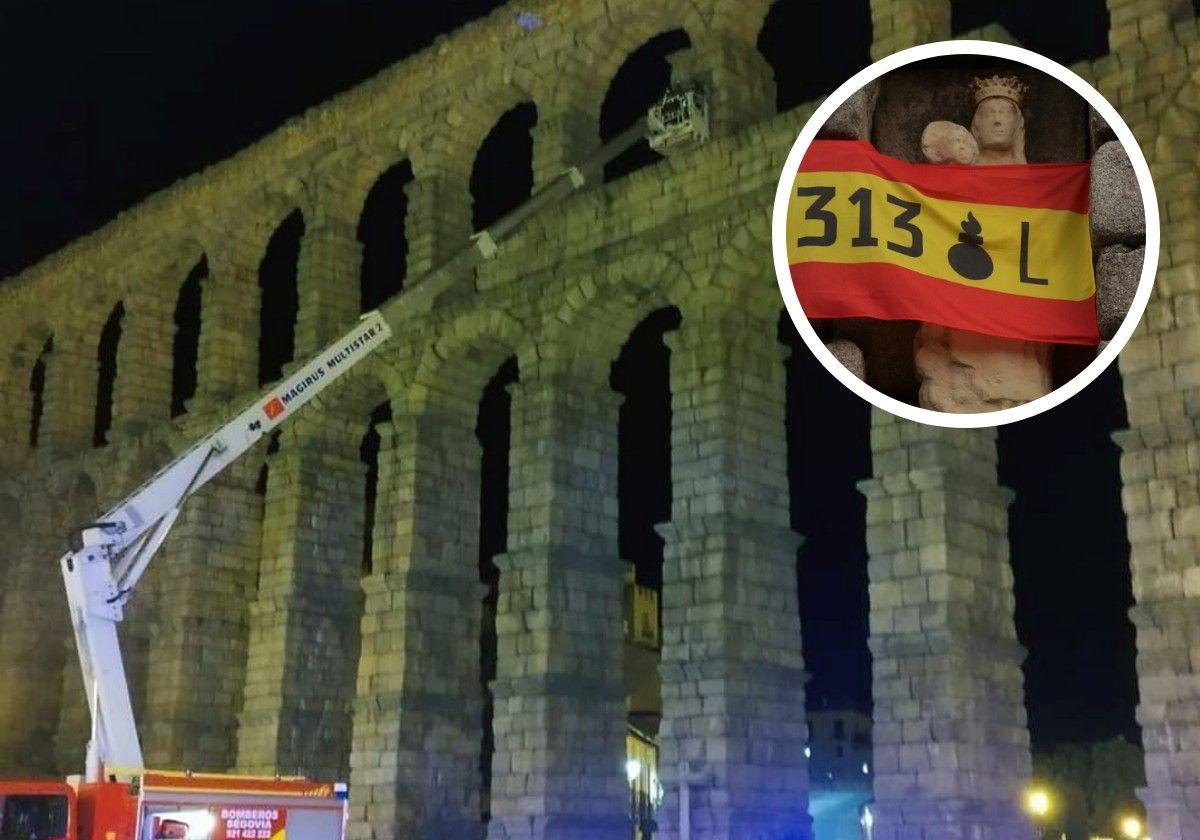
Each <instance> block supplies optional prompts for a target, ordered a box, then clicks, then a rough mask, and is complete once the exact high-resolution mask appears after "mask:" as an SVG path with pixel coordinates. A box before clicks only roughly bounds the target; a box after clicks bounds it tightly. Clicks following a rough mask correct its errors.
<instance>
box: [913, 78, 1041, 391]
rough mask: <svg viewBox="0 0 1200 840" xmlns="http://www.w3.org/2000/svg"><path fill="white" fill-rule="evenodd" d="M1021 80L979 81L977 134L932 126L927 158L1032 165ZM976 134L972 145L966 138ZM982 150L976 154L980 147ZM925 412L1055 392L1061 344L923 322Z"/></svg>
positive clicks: (919, 360) (918, 344) (919, 349)
mask: <svg viewBox="0 0 1200 840" xmlns="http://www.w3.org/2000/svg"><path fill="white" fill-rule="evenodd" d="M1027 89H1028V88H1027V87H1026V85H1023V84H1022V83H1021V82H1020V81H1018V80H1017V79H1016V78H1015V77H1012V76H1008V77H1002V76H991V77H990V78H986V79H978V78H977V79H975V80H974V82H973V83H972V84H971V95H972V97H973V99H974V102H975V114H974V117H973V118H972V120H971V130H970V132H967V130H966V129H965V128H963V127H962V126H960V125H956V124H954V123H951V122H947V121H944V120H937V121H935V122H932V123H930V124H929V125H928V126H926V128H925V131H924V132H922V134H921V152H922V154H924V155H925V159H926V160H928V161H929V162H930V163H978V164H980V165H993V164H1003V163H1025V162H1026V161H1025V117H1024V115H1023V114H1022V113H1021V102H1022V101H1023V99H1024V96H1025V93H1026V91H1027ZM964 134H969V136H970V137H971V140H972V142H971V143H967V142H966V141H965V139H964V138H963V135H964ZM972 147H974V148H972ZM913 349H914V351H915V354H916V366H917V373H918V375H919V376H920V378H921V391H920V397H919V402H920V405H921V407H922V408H929V409H932V410H934V411H947V412H955V413H967V412H983V411H997V410H999V409H1002V408H1010V407H1012V406H1014V405H1020V404H1021V403H1025V402H1029V401H1030V400H1033V399H1036V398H1038V397H1040V396H1043V395H1045V394H1047V393H1049V392H1050V384H1051V378H1050V354H1051V350H1052V349H1053V345H1050V344H1045V343H1042V342H1035V341H1025V340H1021V339H1012V338H999V337H997V336H991V335H983V334H981V333H974V332H969V331H967V330H959V329H953V328H950V327H943V326H939V325H937V324H922V325H921V326H920V327H919V328H918V330H917V335H916V338H915V340H914V348H913Z"/></svg>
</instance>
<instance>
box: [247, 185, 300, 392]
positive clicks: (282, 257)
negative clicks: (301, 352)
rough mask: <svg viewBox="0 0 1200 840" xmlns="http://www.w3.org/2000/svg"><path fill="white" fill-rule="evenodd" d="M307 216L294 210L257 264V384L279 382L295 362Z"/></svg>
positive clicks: (297, 208) (279, 227)
mask: <svg viewBox="0 0 1200 840" xmlns="http://www.w3.org/2000/svg"><path fill="white" fill-rule="evenodd" d="M305 221H306V215H305V212H304V208H303V207H302V206H297V207H296V208H295V209H293V210H292V211H291V212H290V213H288V214H287V215H286V216H285V217H284V219H283V220H282V221H281V222H280V223H279V224H278V225H277V226H276V228H275V230H274V231H273V232H272V233H271V237H270V239H269V240H268V241H267V245H266V248H265V249H264V251H263V254H262V259H261V260H260V261H259V263H258V288H259V295H260V298H259V311H258V324H259V338H258V384H260V385H262V384H265V383H267V382H271V381H273V380H275V379H278V378H279V377H280V376H281V375H282V372H283V368H284V366H285V365H287V364H288V363H289V362H291V361H292V360H293V359H294V358H295V351H296V323H297V320H298V317H299V314H300V277H299V268H300V253H301V250H302V248H303V247H304V244H303V242H304V235H305Z"/></svg>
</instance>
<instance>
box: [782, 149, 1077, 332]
mask: <svg viewBox="0 0 1200 840" xmlns="http://www.w3.org/2000/svg"><path fill="white" fill-rule="evenodd" d="M1088 172H1089V167H1088V165H1087V164H1086V163H1083V164H1074V163H1070V164H1059V163H1048V164H1015V165H1001V166H962V165H953V164H913V163H907V162H905V161H902V160H898V159H896V158H892V157H888V156H887V155H883V154H880V153H879V152H878V151H876V149H875V148H874V147H873V146H872V145H871V144H869V143H867V142H865V141H861V140H853V141H848V140H816V141H814V142H813V143H812V145H811V146H809V148H808V151H807V152H806V153H805V155H804V161H803V162H802V163H801V164H800V170H799V172H797V173H796V181H795V185H794V187H793V189H792V197H791V201H790V203H789V205H788V215H787V239H788V242H787V252H788V263H789V264H790V266H791V272H792V282H793V284H794V285H795V288H796V295H797V297H798V298H799V300H800V305H801V306H802V307H803V309H804V313H805V315H807V316H808V317H809V318H851V317H867V318H882V319H897V318H906V319H913V320H918V321H929V322H932V323H935V324H942V325H943V326H947V327H957V328H959V329H965V330H973V331H975V332H981V333H987V334H990V335H998V336H1004V337H1007V338H1022V339H1028V340H1031V341H1053V342H1063V343H1069V344H1096V343H1097V342H1098V341H1099V340H1100V335H1099V330H1098V327H1097V323H1096V300H1095V298H1096V280H1095V275H1094V274H1093V271H1092V247H1091V235H1090V232H1089V229H1088V216H1087V214H1088Z"/></svg>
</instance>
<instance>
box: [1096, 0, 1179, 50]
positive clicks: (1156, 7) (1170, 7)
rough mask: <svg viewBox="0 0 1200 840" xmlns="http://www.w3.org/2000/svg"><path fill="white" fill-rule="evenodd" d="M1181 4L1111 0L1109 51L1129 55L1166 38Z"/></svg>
mask: <svg viewBox="0 0 1200 840" xmlns="http://www.w3.org/2000/svg"><path fill="white" fill-rule="evenodd" d="M1180 5H1181V4H1180V3H1178V2H1176V0H1108V15H1109V24H1108V47H1109V49H1110V50H1111V51H1112V52H1114V53H1115V52H1117V51H1118V50H1120V51H1126V52H1127V51H1129V50H1130V49H1138V47H1139V45H1144V44H1146V43H1148V42H1150V41H1153V40H1155V39H1156V38H1159V37H1161V36H1163V35H1166V34H1167V33H1168V32H1169V31H1170V29H1171V13H1172V11H1174V10H1176V9H1178V8H1179V7H1180ZM1185 8H1186V7H1185Z"/></svg>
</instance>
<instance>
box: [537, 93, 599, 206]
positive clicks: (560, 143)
mask: <svg viewBox="0 0 1200 840" xmlns="http://www.w3.org/2000/svg"><path fill="white" fill-rule="evenodd" d="M599 113H600V107H599V105H597V106H596V110H595V112H594V113H584V112H583V111H577V110H574V109H571V110H564V111H559V112H556V113H549V114H542V113H539V114H538V120H537V125H535V126H534V127H533V188H534V189H535V190H537V189H539V188H541V187H543V186H545V185H546V184H547V183H549V182H550V181H552V180H554V178H555V177H556V176H558V174H559V173H561V172H562V171H563V170H564V169H567V168H569V167H571V166H575V165H577V164H579V163H582V162H583V160H584V158H586V157H587V156H588V155H589V154H591V153H592V152H594V151H596V149H598V148H599V147H600V142H599V137H600V120H599V118H598V114H599Z"/></svg>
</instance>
